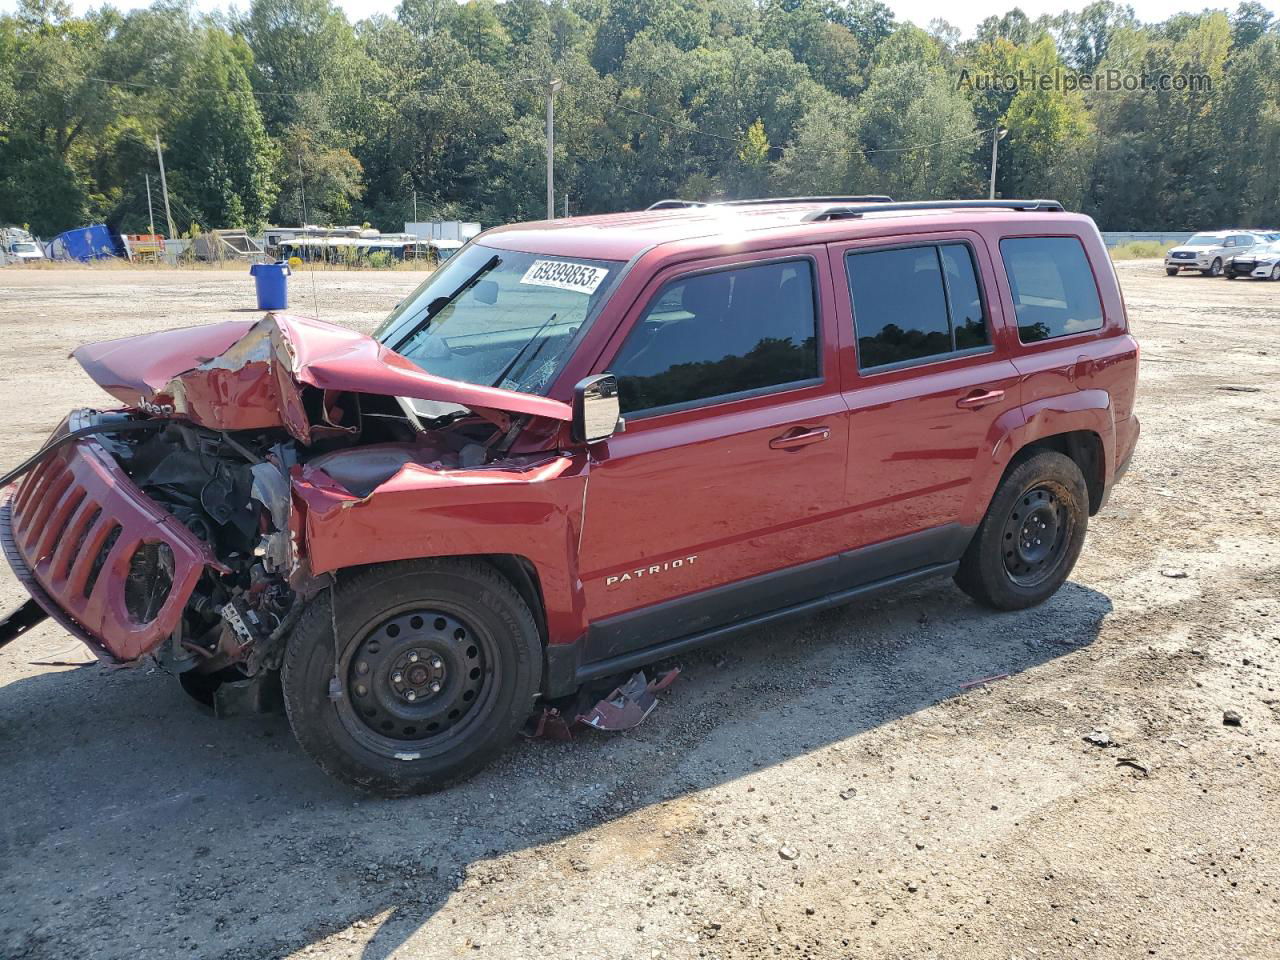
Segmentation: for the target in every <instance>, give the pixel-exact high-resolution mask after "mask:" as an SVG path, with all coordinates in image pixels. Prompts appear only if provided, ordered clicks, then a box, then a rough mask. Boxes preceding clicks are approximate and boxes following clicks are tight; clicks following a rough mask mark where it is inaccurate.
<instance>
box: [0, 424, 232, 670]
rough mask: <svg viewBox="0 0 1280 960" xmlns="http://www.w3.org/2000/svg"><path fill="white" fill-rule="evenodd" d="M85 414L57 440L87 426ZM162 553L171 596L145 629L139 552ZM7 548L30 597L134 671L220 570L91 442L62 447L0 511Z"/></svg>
mask: <svg viewBox="0 0 1280 960" xmlns="http://www.w3.org/2000/svg"><path fill="white" fill-rule="evenodd" d="M87 417H88V414H87V413H85V412H78V413H74V414H72V415H71V417H70V418H68V420H67V421H64V422H63V423H62V424H61V425H59V427H58V429H57V431H55V433H54V436H55V437H56V436H58V435H59V434H61V433H63V432H65V431H67V430H70V429H75V428H77V427H81V426H88V425H90V423H91V421H90V420H88V419H87ZM146 544H164V545H166V546H167V547H168V549H169V552H170V554H171V555H172V559H173V563H172V566H173V570H172V575H171V585H170V587H169V590H168V593H167V595H166V596H165V597H164V599H163V601H161V602H159V603H158V605H156V606H153V609H154V615H153V616H151V617H150V619H147V620H146V621H145V622H140V619H139V618H138V617H135V615H134V614H132V613H131V612H130V610H129V605H128V604H127V602H126V591H127V589H129V588H130V586H132V589H133V590H135V591H136V590H138V589H140V588H141V589H145V588H147V587H148V586H149V585H148V584H146V583H134V584H132V585H130V584H129V577H130V569H131V566H132V563H133V558H134V554H135V552H137V551H138V549H139V548H140V547H143V546H144V545H146ZM0 545H2V546H3V549H4V553H5V558H6V559H7V560H8V561H9V565H10V567H12V568H13V572H14V574H15V575H16V576H17V578H18V579H19V580H20V581H21V582H22V584H23V586H24V587H26V589H27V591H28V592H29V593H30V594H31V596H32V598H33V599H34V600H35V601H36V602H37V603H39V604H40V606H41V607H43V608H44V609H45V610H46V611H47V612H48V613H49V615H50V616H51V617H53V618H54V619H55V620H56V621H57V622H58V623H60V624H61V625H62V626H63V627H64V628H66V630H67V631H68V632H69V633H71V634H73V635H74V636H76V637H78V638H79V639H81V640H83V641H84V642H85V643H86V644H87V645H88V646H89V647H90V648H91V649H92V650H93V651H94V652H95V653H96V654H97V655H98V656H99V657H101V658H103V659H106V660H110V661H113V662H130V661H133V660H137V659H138V658H139V657H142V656H144V655H145V654H147V653H150V652H151V651H152V650H154V649H155V648H156V647H157V646H159V645H160V643H162V642H163V641H164V640H165V638H166V637H168V636H169V635H170V634H171V633H173V631H174V630H175V629H176V628H177V626H178V624H179V622H180V620H181V618H182V610H183V607H185V606H186V603H187V600H188V599H189V598H190V596H191V593H192V591H193V590H194V589H195V586H196V581H198V580H199V579H200V575H201V574H202V573H203V571H204V569H205V567H207V566H217V563H216V561H215V560H214V558H213V555H212V553H211V552H210V551H209V548H208V547H207V546H206V545H205V544H204V543H202V542H201V541H200V540H199V539H197V538H196V536H195V535H194V534H192V533H191V531H189V530H187V528H186V527H184V526H182V524H181V523H179V522H178V521H177V519H176V518H174V517H173V515H172V514H170V513H168V512H167V511H166V510H164V509H163V508H162V507H160V506H159V505H158V504H156V503H154V502H152V501H151V500H150V499H149V498H148V497H147V496H146V494H144V493H143V492H142V491H141V490H139V489H138V488H137V487H136V486H135V485H134V483H133V481H132V480H130V479H129V477H128V476H127V475H126V474H125V473H124V471H123V470H121V469H120V467H119V466H118V465H117V464H116V462H115V460H114V459H112V457H111V455H110V454H109V453H108V452H107V451H106V450H105V449H104V448H103V447H102V446H101V445H100V444H99V443H98V442H97V441H96V440H94V439H92V438H85V439H81V440H77V441H75V442H73V443H71V444H68V445H67V446H64V447H61V448H59V449H58V450H56V451H55V452H53V453H52V454H50V455H49V456H48V457H46V458H45V459H44V460H43V461H41V463H40V464H39V465H38V466H36V467H35V469H34V470H32V471H31V472H30V473H29V474H27V476H26V477H25V478H24V479H23V481H22V483H21V484H20V485H19V486H18V488H17V491H16V492H15V493H14V494H13V495H12V496H11V497H10V498H9V500H8V501H7V502H5V503H4V505H3V506H2V507H0Z"/></svg>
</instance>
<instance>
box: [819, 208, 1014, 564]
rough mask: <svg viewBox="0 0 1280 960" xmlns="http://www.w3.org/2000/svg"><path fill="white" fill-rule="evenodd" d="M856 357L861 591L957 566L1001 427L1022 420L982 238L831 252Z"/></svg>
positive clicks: (865, 245) (854, 466)
mask: <svg viewBox="0 0 1280 960" xmlns="http://www.w3.org/2000/svg"><path fill="white" fill-rule="evenodd" d="M830 257H831V269H832V274H833V277H834V278H835V281H836V301H837V305H838V309H839V319H840V323H841V327H842V333H843V334H844V335H845V336H846V338H847V341H846V342H847V348H846V349H845V350H843V351H842V363H843V367H844V372H845V380H844V382H845V391H844V396H845V401H846V404H847V405H848V408H849V412H848V422H849V469H848V472H847V474H846V481H845V488H846V496H847V499H848V503H849V506H850V509H851V511H852V514H851V517H850V523H851V525H852V526H853V528H854V533H855V539H854V540H853V541H851V544H850V545H851V546H852V545H854V544H855V543H856V544H858V545H861V546H862V547H863V549H862V550H859V551H857V552H856V553H854V554H853V555H852V556H851V558H850V564H849V576H850V579H851V580H853V581H854V582H861V581H866V580H872V579H881V578H883V577H886V576H891V575H894V574H897V573H903V572H906V571H909V570H914V569H918V568H920V567H924V566H929V565H932V564H934V563H945V562H950V561H952V560H956V559H958V558H959V556H960V554H961V553H962V552H963V550H964V547H965V545H966V544H967V543H968V540H969V537H970V535H971V533H972V526H973V525H974V524H975V523H976V520H975V519H974V518H973V516H972V513H973V506H972V504H971V502H970V501H971V500H973V499H974V498H975V496H976V493H975V491H976V490H977V489H979V485H978V484H976V483H975V481H978V480H980V479H981V478H983V477H984V476H985V475H986V474H987V473H989V472H990V470H991V469H992V467H991V463H992V453H993V448H994V445H995V443H996V441H997V438H998V437H999V436H1000V433H1001V429H1002V428H998V427H997V421H1000V420H1001V418H1006V417H1013V418H1017V417H1018V416H1019V414H1018V413H1017V407H1018V404H1019V392H1018V371H1017V370H1016V369H1015V368H1014V366H1013V364H1012V362H1011V361H1010V350H1011V343H1010V335H1011V334H1010V331H1008V330H1007V329H1005V328H1004V326H1003V325H1001V324H999V323H996V322H993V319H994V312H993V311H994V309H995V305H996V298H995V296H994V286H993V284H992V282H991V277H992V263H991V258H990V254H989V252H988V250H987V247H986V245H985V243H984V242H983V240H982V238H981V237H980V236H979V235H977V234H974V233H968V232H955V233H947V234H926V235H917V236H911V237H902V238H887V239H886V238H881V239H876V240H873V241H865V240H864V241H854V242H848V243H839V244H833V245H831V248H830Z"/></svg>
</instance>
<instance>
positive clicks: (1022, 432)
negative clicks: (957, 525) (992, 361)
mask: <svg viewBox="0 0 1280 960" xmlns="http://www.w3.org/2000/svg"><path fill="white" fill-rule="evenodd" d="M1077 431H1087V432H1090V433H1093V434H1096V435H1097V437H1098V439H1099V440H1100V441H1101V444H1102V456H1103V475H1102V478H1101V479H1102V482H1103V485H1104V487H1110V485H1111V482H1112V479H1113V478H1114V476H1115V466H1116V464H1115V456H1116V426H1115V408H1114V407H1113V405H1112V403H1111V395H1110V394H1109V393H1107V391H1105V390H1079V391H1076V392H1073V393H1065V394H1058V395H1056V396H1051V397H1041V398H1039V399H1037V400H1033V401H1031V402H1030V403H1026V404H1023V405H1021V406H1018V407H1014V408H1012V409H1010V410H1006V411H1005V412H1004V413H1003V414H1001V415H1000V416H999V417H997V418H996V419H995V420H994V421H993V422H992V424H991V429H990V430H989V431H988V433H987V438H986V444H985V445H984V447H985V449H986V450H987V451H989V453H988V454H987V457H988V459H987V460H986V463H985V465H984V466H985V469H982V470H980V471H978V475H979V479H978V482H976V483H974V484H973V485H972V486H971V488H970V492H969V496H968V498H967V500H966V503H965V505H964V508H963V510H962V513H961V522H962V523H964V524H966V525H968V526H975V527H976V526H977V525H978V524H979V523H981V522H982V517H983V514H985V513H986V512H987V505H988V504H990V503H991V498H992V497H993V496H995V492H996V488H997V487H998V486H999V484H1000V481H1001V480H1003V479H1004V475H1005V472H1006V471H1007V470H1008V468H1009V464H1010V463H1012V461H1013V458H1014V457H1016V456H1017V455H1018V453H1019V451H1021V450H1024V449H1025V448H1026V447H1028V446H1030V445H1032V444H1034V443H1036V442H1038V441H1041V440H1045V439H1047V438H1048V437H1054V436H1059V435H1061V434H1064V433H1075V432H1077Z"/></svg>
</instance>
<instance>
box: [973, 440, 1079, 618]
mask: <svg viewBox="0 0 1280 960" xmlns="http://www.w3.org/2000/svg"><path fill="white" fill-rule="evenodd" d="M1088 525H1089V491H1088V489H1087V487H1086V486H1085V482H1084V475H1083V474H1082V473H1081V472H1080V468H1079V467H1078V466H1077V465H1076V462H1075V461H1074V460H1072V459H1071V458H1070V457H1067V456H1064V455H1063V454H1061V453H1057V452H1055V451H1052V450H1044V451H1041V452H1039V453H1036V454H1034V455H1032V456H1030V457H1028V458H1027V459H1026V460H1023V461H1022V462H1021V463H1019V464H1018V465H1017V466H1015V467H1014V468H1013V469H1012V470H1011V471H1009V474H1008V476H1006V477H1005V478H1004V479H1003V480H1002V481H1001V482H1000V486H999V487H998V488H996V493H995V496H994V497H992V498H991V505H990V506H989V507H988V508H987V513H986V515H985V516H984V517H983V518H982V523H980V524H979V525H978V530H977V532H976V533H975V534H974V537H973V540H972V541H971V542H970V544H969V548H968V549H967V550H966V551H965V554H964V556H963V557H962V558H961V560H960V568H959V569H958V570H957V571H956V575H955V581H956V584H957V585H958V586H959V587H960V589H961V590H963V591H964V592H965V593H967V594H969V596H971V597H973V599H974V600H977V601H978V602H979V603H982V604H984V605H986V606H988V607H994V608H995V609H997V610H1021V609H1023V608H1025V607H1032V606H1035V605H1036V604H1038V603H1043V602H1044V601H1045V600H1047V599H1048V598H1049V597H1051V596H1052V595H1053V594H1054V593H1055V592H1057V590H1058V588H1059V587H1060V586H1062V583H1063V581H1065V580H1066V579H1067V576H1068V575H1069V574H1070V573H1071V570H1072V568H1073V567H1074V566H1075V563H1076V558H1078V557H1079V556H1080V550H1081V548H1082V547H1083V546H1084V536H1085V531H1086V529H1087V528H1088Z"/></svg>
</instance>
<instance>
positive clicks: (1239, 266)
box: [1222, 240, 1280, 280]
mask: <svg viewBox="0 0 1280 960" xmlns="http://www.w3.org/2000/svg"><path fill="white" fill-rule="evenodd" d="M1222 269H1223V272H1224V273H1225V274H1226V275H1227V278H1228V279H1230V280H1234V279H1235V278H1236V277H1257V278H1258V279H1261V280H1280V240H1273V241H1272V242H1271V243H1267V244H1259V245H1257V246H1255V247H1253V248H1252V249H1250V250H1249V251H1248V252H1247V253H1237V254H1236V255H1235V256H1234V257H1230V258H1228V260H1227V262H1226V265H1225V266H1224V267H1223V268H1222Z"/></svg>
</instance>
